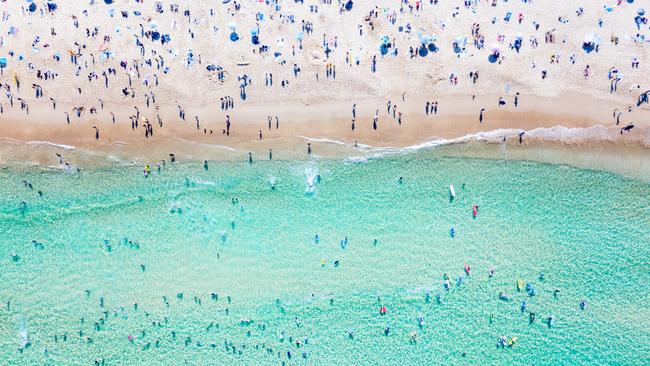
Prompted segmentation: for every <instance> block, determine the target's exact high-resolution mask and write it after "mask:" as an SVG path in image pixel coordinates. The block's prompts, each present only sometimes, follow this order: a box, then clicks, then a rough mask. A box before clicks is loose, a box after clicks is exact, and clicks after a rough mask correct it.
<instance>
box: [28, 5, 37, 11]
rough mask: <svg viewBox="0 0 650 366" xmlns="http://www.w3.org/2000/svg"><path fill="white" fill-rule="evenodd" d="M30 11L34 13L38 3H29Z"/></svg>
mask: <svg viewBox="0 0 650 366" xmlns="http://www.w3.org/2000/svg"><path fill="white" fill-rule="evenodd" d="M29 11H30V12H32V13H33V12H35V11H36V3H31V4H29Z"/></svg>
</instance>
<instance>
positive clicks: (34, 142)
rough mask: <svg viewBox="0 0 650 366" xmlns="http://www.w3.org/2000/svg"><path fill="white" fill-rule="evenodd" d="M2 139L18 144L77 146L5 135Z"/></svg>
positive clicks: (62, 147) (73, 148)
mask: <svg viewBox="0 0 650 366" xmlns="http://www.w3.org/2000/svg"><path fill="white" fill-rule="evenodd" d="M2 140H4V141H8V142H12V143H16V144H27V145H46V146H53V147H58V148H61V149H64V150H75V149H76V147H74V146H72V145H64V144H57V143H54V142H51V141H21V140H16V139H12V138H9V137H3V138H2Z"/></svg>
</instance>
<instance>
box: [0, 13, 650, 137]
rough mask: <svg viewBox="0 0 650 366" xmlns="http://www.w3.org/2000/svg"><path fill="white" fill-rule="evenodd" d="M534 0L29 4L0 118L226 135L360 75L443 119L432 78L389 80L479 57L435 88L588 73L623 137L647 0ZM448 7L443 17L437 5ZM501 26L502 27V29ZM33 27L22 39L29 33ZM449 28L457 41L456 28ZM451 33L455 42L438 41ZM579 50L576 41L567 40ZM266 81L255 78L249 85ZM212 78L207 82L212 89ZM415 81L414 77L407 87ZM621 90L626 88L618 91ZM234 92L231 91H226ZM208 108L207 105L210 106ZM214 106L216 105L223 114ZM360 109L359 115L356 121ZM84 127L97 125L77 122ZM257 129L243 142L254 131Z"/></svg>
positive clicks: (511, 88)
mask: <svg viewBox="0 0 650 366" xmlns="http://www.w3.org/2000/svg"><path fill="white" fill-rule="evenodd" d="M537 3H538V2H532V1H526V0H522V1H519V2H517V1H510V2H507V1H504V0H488V1H478V0H468V1H463V2H459V3H458V5H457V6H449V5H446V4H442V3H441V2H439V1H438V0H425V1H420V0H416V1H409V0H401V1H399V2H397V3H390V2H381V1H378V2H377V3H376V4H372V3H370V4H365V3H364V4H362V3H361V2H354V1H351V0H347V1H346V0H339V1H336V2H334V1H324V0H321V1H307V2H305V1H277V0H276V1H269V0H266V1H260V2H257V3H241V2H238V1H223V2H217V3H215V4H211V6H201V7H198V8H197V7H195V6H193V5H191V4H189V3H188V4H181V3H177V2H174V1H157V2H145V1H139V0H133V1H113V0H90V1H88V2H85V3H84V4H83V5H82V6H74V7H69V4H68V2H66V1H63V0H59V1H56V0H47V1H36V0H30V1H26V2H21V3H19V4H18V3H16V4H13V5H12V6H10V7H5V8H4V9H3V10H2V14H1V15H2V17H1V18H0V19H1V23H2V24H3V25H5V26H3V29H7V32H6V33H5V34H2V35H0V71H1V72H2V76H1V77H0V87H1V88H2V90H3V92H4V93H3V94H4V96H3V98H2V99H1V100H0V112H2V113H3V114H4V113H7V112H12V111H13V112H14V116H15V115H16V113H18V116H22V117H20V118H25V119H27V118H28V116H29V114H30V107H31V110H32V111H33V109H34V106H38V107H37V108H41V109H45V110H49V113H48V119H49V120H51V121H52V122H53V123H65V124H69V125H72V126H78V128H87V129H88V130H89V132H88V134H92V135H91V136H93V137H94V138H95V140H97V141H100V142H101V141H102V135H100V134H99V130H98V128H99V127H98V124H99V123H102V124H104V125H106V124H108V123H110V124H112V123H126V121H129V122H130V124H131V127H132V130H133V131H134V132H136V133H138V134H142V136H143V137H144V138H150V137H152V136H155V130H156V129H162V128H164V127H165V126H167V124H165V123H164V122H166V121H167V120H172V121H173V122H183V121H187V119H191V120H192V121H194V122H195V126H196V133H198V134H202V135H213V134H214V132H215V129H216V128H217V127H215V126H218V125H221V127H220V128H219V129H220V130H221V131H220V132H221V134H218V133H217V134H215V135H217V136H218V135H222V136H231V135H232V134H233V133H236V130H237V128H236V126H237V125H238V124H239V121H238V120H237V119H236V118H238V117H236V116H237V115H238V111H239V109H240V108H244V109H245V108H246V107H247V105H248V103H255V102H257V101H267V100H268V101H273V100H275V101H277V100H278V99H279V100H284V99H288V100H290V101H291V100H301V98H302V95H303V94H310V93H311V92H312V90H317V91H319V92H321V93H324V94H327V93H328V88H331V87H335V85H337V84H333V83H338V82H341V81H342V80H343V81H345V80H352V81H353V80H356V79H357V78H358V76H357V75H361V80H359V82H363V83H364V84H367V83H370V85H373V84H377V85H386V86H382V87H381V88H383V89H385V90H386V91H387V92H386V93H384V94H391V93H392V94H398V95H401V98H400V99H401V104H403V103H404V102H405V98H406V97H405V95H407V94H408V98H409V99H410V98H415V99H416V100H424V101H425V105H424V115H425V116H436V115H437V114H438V110H439V109H440V110H444V109H445V108H446V106H445V105H442V104H441V105H439V102H440V99H442V98H438V97H434V98H435V99H438V100H435V101H430V99H431V97H430V96H429V95H428V94H429V93H428V92H427V90H431V86H428V85H426V83H424V85H423V90H421V91H420V90H417V89H415V90H414V89H413V88H412V87H409V86H408V83H406V84H405V83H403V82H402V81H400V80H394V79H395V76H396V75H393V74H397V75H400V74H403V75H406V74H404V71H403V69H405V68H406V69H413V71H411V72H421V69H422V68H427V67H432V66H433V65H435V64H437V63H439V62H440V60H454V59H455V61H453V62H458V63H462V62H467V63H471V64H472V66H471V67H468V68H467V72H466V73H463V72H458V71H452V72H450V73H448V74H446V75H444V74H443V75H440V76H444V77H446V78H447V79H448V83H447V85H446V86H445V85H444V84H441V83H438V82H434V83H432V85H435V87H436V88H438V89H436V90H442V91H443V92H444V93H450V94H451V93H454V92H455V89H456V88H458V86H459V85H461V84H462V85H463V90H464V91H465V93H467V94H469V95H471V96H472V101H474V100H475V99H476V98H475V97H476V94H477V93H482V94H486V89H490V88H487V87H486V86H481V84H482V81H483V80H484V79H488V80H486V81H484V82H485V83H490V82H492V81H494V79H493V78H492V76H491V75H493V74H495V70H497V68H498V67H500V65H502V64H504V65H505V64H509V65H512V63H513V62H514V63H515V64H517V68H518V69H519V70H521V71H522V72H523V70H526V69H527V71H526V73H527V74H528V75H527V76H526V78H528V79H531V84H534V83H539V82H540V81H544V80H546V79H548V78H549V77H553V78H555V80H556V81H553V83H558V84H559V83H560V81H557V79H561V78H562V77H563V76H561V75H555V73H566V72H569V73H570V74H569V75H571V74H573V75H575V76H572V77H573V78H574V79H577V80H579V79H583V80H584V82H585V83H586V84H585V85H593V86H595V87H601V88H603V90H607V91H608V93H609V94H612V95H615V96H617V97H618V99H614V100H619V101H621V102H620V107H619V108H617V110H616V111H614V121H613V122H615V125H616V126H619V127H620V133H621V134H623V133H625V132H629V131H630V130H632V129H633V128H634V127H635V121H633V120H629V119H628V118H627V117H626V115H627V114H628V113H629V112H632V110H634V109H638V108H646V109H647V108H648V103H649V100H648V99H649V96H650V89H648V88H650V86H649V85H648V84H647V80H648V78H647V72H646V71H644V65H645V64H644V62H645V61H646V60H645V59H646V57H645V55H646V53H647V50H646V48H645V45H646V44H647V42H648V41H650V38H648V37H649V36H650V25H649V24H648V19H647V16H646V14H645V9H644V8H643V6H642V5H643V4H640V3H639V2H636V3H635V2H634V1H633V0H618V1H611V3H612V4H606V5H605V6H604V8H598V7H596V6H594V7H588V8H584V7H582V6H577V7H576V9H575V11H573V12H572V13H568V14H564V13H562V14H561V15H560V16H559V17H558V18H556V19H552V20H550V21H549V19H546V18H545V19H541V18H540V19H538V18H537V17H535V16H533V15H531V14H538V15H539V14H540V13H539V11H540V10H539V8H535V6H540V5H536V4H537ZM3 4H5V5H7V2H3ZM635 5H638V6H636V7H635ZM450 8H451V12H450V13H448V14H447V13H444V14H439V12H440V11H448V10H449V9H450ZM513 9H516V10H513ZM536 9H537V10H536ZM564 9H566V7H564V8H563V10H564ZM488 12H489V13H497V14H501V15H502V16H499V17H496V16H494V17H491V18H489V17H488V19H489V22H488V23H487V24H486V23H479V22H478V21H475V22H472V23H471V27H468V29H455V28H454V26H455V25H456V23H458V24H459V25H463V24H465V23H468V21H467V20H465V18H467V17H470V18H471V17H474V18H476V19H477V20H478V19H479V18H478V17H479V15H481V14H482V13H488ZM619 14H620V15H619ZM324 15H327V16H328V18H326V19H334V20H340V21H342V22H343V21H345V22H346V23H345V24H348V23H350V24H356V27H355V28H356V30H355V31H353V32H350V31H349V29H347V28H346V27H333V26H332V25H331V24H325V23H322V22H319V19H321V18H322V17H323V16H324ZM66 17H69V18H66ZM587 17H591V18H589V19H593V24H587V25H584V24H582V23H584V19H585V18H587ZM627 17H629V18H627ZM352 18H354V19H352ZM484 18H485V16H483V18H480V19H484ZM425 19H429V21H425ZM461 19H463V20H462V21H461ZM430 21H434V23H433V24H429V22H430ZM590 21H591V20H590ZM614 21H615V24H616V26H618V25H619V24H625V25H626V28H625V30H624V29H617V28H613V29H611V28H608V22H614ZM580 22H582V23H580ZM574 23H576V24H578V23H580V24H581V26H580V28H579V29H584V28H585V27H590V28H591V29H593V31H592V32H589V33H587V34H585V35H584V39H582V40H581V41H578V42H576V41H575V38H576V37H577V38H582V35H578V34H573V33H572V30H571V29H572V26H573V24H574ZM242 24H244V25H242ZM427 24H428V26H427ZM468 24H469V23H468ZM246 27H248V28H250V30H248V29H247V28H246ZM499 27H503V29H504V30H507V31H508V32H504V33H501V32H499V31H498V30H499ZM276 28H277V29H276ZM576 29H577V28H576ZM605 29H607V30H609V31H611V32H612V33H611V35H610V36H609V42H605V39H603V37H602V36H601V34H603V33H604V30H605ZM28 30H29V32H30V34H26V32H28ZM513 31H516V32H513ZM628 31H631V32H635V33H629V32H628ZM32 32H34V34H31V33H32ZM451 32H455V34H460V35H459V36H455V37H451V36H450V33H451ZM466 32H467V33H468V34H467V35H463V34H465V33H466ZM512 33H515V34H514V35H513V34H512ZM542 34H543V36H544V39H543V40H541V35H542ZM450 37H451V38H453V41H452V42H451V44H445V42H446V40H447V39H449V38H450ZM27 40H29V42H31V45H30V46H29V47H27V45H26V44H24V42H26V41H27ZM490 42H491V45H490V46H488V45H487V44H488V43H490ZM560 44H564V45H565V46H560ZM215 45H216V47H217V49H216V50H214V49H213V48H214V46H215ZM316 45H317V47H314V46H316ZM575 45H578V46H579V47H580V48H579V49H575V47H574V46H575ZM622 47H625V48H623V49H624V51H623V52H629V50H634V52H636V53H635V54H625V53H621V51H618V50H617V49H618V48H622ZM400 49H403V50H406V49H408V51H405V52H399V50H400ZM565 49H566V51H564V50H565ZM608 50H611V51H608ZM526 52H528V53H530V54H534V57H533V62H532V63H531V64H530V65H522V64H521V63H522V62H519V61H512V60H511V59H517V58H518V57H521V56H520V55H522V54H523V53H526ZM604 52H610V53H613V54H616V55H617V57H616V59H612V58H611V57H610V56H608V57H607V58H606V59H603V60H600V59H599V58H596V59H594V56H592V55H598V54H602V53H604ZM235 55H239V56H238V57H235ZM442 57H444V58H442ZM596 57H598V56H596ZM469 60H474V61H469ZM587 60H592V61H593V62H596V63H597V65H594V64H592V63H590V61H587ZM604 61H605V62H606V61H609V62H611V66H610V65H606V66H602V65H601V63H602V62H604ZM253 64H254V65H253ZM337 65H338V66H339V67H338V69H337ZM396 65H400V66H398V68H396ZM449 67H451V66H447V67H446V68H447V69H448V68H449ZM595 67H598V69H599V70H600V69H602V68H603V67H605V68H608V72H607V79H605V78H604V75H598V74H596V75H594V71H593V70H594V68H595ZM556 70H557V71H556ZM321 74H323V75H321ZM438 74H439V73H438ZM535 74H536V75H538V76H537V77H535V76H534V75H535ZM624 74H625V76H624ZM479 75H481V77H480V78H479ZM628 75H629V76H628ZM323 76H324V77H323ZM262 77H264V85H263V86H262V83H261V82H260V81H257V80H259V79H261V78H262ZM258 78H259V79H258ZM274 78H275V80H274ZM368 78H370V80H368V81H365V80H366V79H368ZM594 78H595V79H597V80H598V81H595V82H593V83H591V81H590V80H592V79H594ZM535 79H537V80H535ZM206 80H208V81H209V84H210V85H209V86H208V87H207V88H206V86H205V85H204V84H205V83H206ZM601 80H602V81H601ZM314 83H316V84H322V83H326V84H325V85H322V86H315V85H313V84H314ZM422 83H423V81H422V80H418V81H417V83H415V84H414V85H421V84H422ZM517 84H519V85H510V84H506V86H505V88H504V90H502V91H498V89H496V88H493V89H491V90H490V95H495V96H494V97H495V99H496V98H498V103H497V101H496V100H495V104H494V105H482V106H481V112H480V115H479V116H477V121H478V122H479V123H480V124H483V123H488V122H489V120H490V114H491V111H493V110H496V109H498V108H500V107H505V108H509V107H510V106H513V107H514V108H516V107H517V106H518V99H519V98H520V96H521V97H525V96H526V95H527V94H529V93H532V91H531V88H530V87H529V86H526V85H525V84H523V83H522V82H519V83H517ZM622 84H625V86H626V88H627V89H628V90H627V91H626V92H625V91H622V90H621V88H620V87H621V85H622ZM540 85H544V84H540ZM278 87H279V88H278ZM234 88H237V91H238V92H239V93H238V97H233V96H231V93H232V94H234V90H233V89H234ZM335 88H338V87H335ZM544 88H546V86H542V87H540V88H539V89H544ZM188 89H189V90H188ZM265 89H269V91H267V90H265ZM294 89H295V90H294ZM400 89H401V90H400ZM524 89H525V90H524ZM559 89H562V87H559ZM271 90H272V91H271ZM214 91H216V92H217V93H218V94H216V95H215V94H214ZM195 92H198V94H197V93H195ZM514 92H516V95H514V96H513V95H512V93H514ZM520 93H521V94H520ZM357 94H358V93H357ZM500 94H501V95H500ZM364 97H365V96H364V95H358V97H357V98H359V100H355V99H351V98H355V97H354V93H352V94H350V93H347V92H346V93H345V94H344V95H343V98H344V99H345V100H346V101H348V102H349V103H350V104H355V106H356V104H357V103H358V102H360V101H361V99H363V98H364ZM235 99H238V103H235ZM524 100H525V99H524ZM391 102H392V106H391ZM387 104H388V108H387V109H388V110H387V113H388V115H389V116H390V117H391V119H392V120H393V121H394V122H395V123H397V125H402V123H406V121H407V119H408V118H411V116H412V118H419V117H420V116H422V114H420V111H421V109H419V108H418V110H417V111H415V110H406V109H405V110H401V109H400V106H399V105H398V104H400V103H397V101H395V100H392V101H391V100H390V99H389V100H388V103H387ZM166 105H176V106H177V108H178V115H176V116H174V115H164V113H162V112H161V106H163V107H164V106H166ZM235 105H237V107H238V108H237V109H235ZM206 108H207V110H209V111H214V112H209V114H206V113H205V110H206ZM219 109H220V110H221V112H222V113H221V114H219V113H217V112H216V111H218V110H219ZM375 109H380V108H379V106H376V108H372V109H370V110H368V109H367V108H366V109H365V110H363V111H355V112H354V113H353V116H352V123H351V126H352V130H353V131H355V130H358V126H359V124H361V123H364V124H366V125H367V126H372V129H373V130H381V127H382V125H383V124H384V123H388V122H383V121H380V120H379V117H380V115H379V114H378V111H377V112H375V113H374V117H370V116H372V115H373V114H372V110H375ZM21 112H22V114H20V113H21ZM266 112H267V113H263V114H262V115H260V116H259V122H257V123H259V124H260V128H258V129H256V130H262V129H263V128H262V126H263V125H264V122H265V121H264V116H265V115H268V114H269V113H268V112H269V111H266ZM357 112H361V115H363V116H364V120H360V119H359V118H360V117H361V116H359V118H358V117H357V114H358V113H357ZM271 113H272V114H275V113H276V112H275V111H272V112H271ZM281 113H282V111H281ZM188 114H189V115H188ZM188 117H189V118H188ZM220 120H221V121H220ZM82 121H90V122H91V124H80V123H79V122H82ZM150 121H155V123H151V122H150ZM202 121H205V123H203V124H202ZM208 125H209V127H208ZM91 126H93V127H92V129H91V128H90V127H91ZM108 128H110V127H108ZM276 128H279V124H278V123H277V117H276ZM269 129H270V128H269ZM216 131H219V130H218V129H216ZM253 131H255V130H253ZM256 135H257V134H256ZM259 136H261V133H260V134H259ZM257 137H258V136H250V138H251V140H253V139H256V138H257Z"/></svg>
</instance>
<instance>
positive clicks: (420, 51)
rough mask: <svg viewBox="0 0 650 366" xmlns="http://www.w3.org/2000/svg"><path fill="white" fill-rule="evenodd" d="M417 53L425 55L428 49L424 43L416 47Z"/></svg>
mask: <svg viewBox="0 0 650 366" xmlns="http://www.w3.org/2000/svg"><path fill="white" fill-rule="evenodd" d="M418 54H419V55H420V56H421V57H426V55H428V54H429V50H428V49H427V48H426V47H425V46H424V45H422V46H421V47H420V48H419V49H418Z"/></svg>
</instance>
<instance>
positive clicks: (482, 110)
mask: <svg viewBox="0 0 650 366" xmlns="http://www.w3.org/2000/svg"><path fill="white" fill-rule="evenodd" d="M483 112H485V108H481V112H480V113H479V116H478V122H479V123H483Z"/></svg>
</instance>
